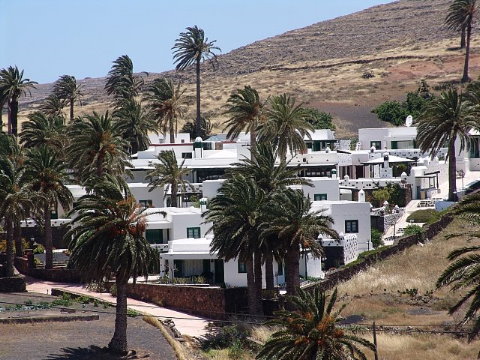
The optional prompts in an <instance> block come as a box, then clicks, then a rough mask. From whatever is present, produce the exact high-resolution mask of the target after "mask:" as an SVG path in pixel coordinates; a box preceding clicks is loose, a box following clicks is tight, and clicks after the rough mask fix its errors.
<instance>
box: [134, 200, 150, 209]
mask: <svg viewBox="0 0 480 360" xmlns="http://www.w3.org/2000/svg"><path fill="white" fill-rule="evenodd" d="M138 202H139V204H140V206H141V207H144V208H149V207H152V206H153V202H152V200H139V201H138Z"/></svg>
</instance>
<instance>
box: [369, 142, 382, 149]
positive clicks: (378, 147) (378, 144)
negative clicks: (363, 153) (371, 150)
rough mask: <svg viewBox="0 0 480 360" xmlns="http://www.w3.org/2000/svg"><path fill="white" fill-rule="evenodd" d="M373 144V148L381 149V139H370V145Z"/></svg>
mask: <svg viewBox="0 0 480 360" xmlns="http://www.w3.org/2000/svg"><path fill="white" fill-rule="evenodd" d="M372 146H375V150H381V149H382V142H381V141H370V147H372Z"/></svg>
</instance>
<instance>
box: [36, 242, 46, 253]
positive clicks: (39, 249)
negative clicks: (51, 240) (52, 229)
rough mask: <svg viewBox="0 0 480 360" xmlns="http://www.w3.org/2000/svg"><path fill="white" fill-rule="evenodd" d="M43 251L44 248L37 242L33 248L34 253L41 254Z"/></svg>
mask: <svg viewBox="0 0 480 360" xmlns="http://www.w3.org/2000/svg"><path fill="white" fill-rule="evenodd" d="M44 252H45V248H44V247H43V245H42V244H38V245H37V247H36V248H35V249H33V253H34V254H43V253H44Z"/></svg>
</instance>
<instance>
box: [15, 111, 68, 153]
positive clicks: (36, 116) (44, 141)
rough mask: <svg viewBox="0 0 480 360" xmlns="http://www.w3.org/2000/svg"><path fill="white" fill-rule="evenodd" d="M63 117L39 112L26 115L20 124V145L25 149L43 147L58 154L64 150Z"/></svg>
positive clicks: (65, 140) (65, 139)
mask: <svg viewBox="0 0 480 360" xmlns="http://www.w3.org/2000/svg"><path fill="white" fill-rule="evenodd" d="M65 131H66V129H65V126H64V125H63V117H59V116H47V115H45V114H44V113H42V112H40V111H36V112H34V113H31V114H29V115H28V120H27V121H25V122H24V123H23V124H22V131H21V133H20V143H21V144H23V145H24V146H25V147H26V148H32V147H38V146H41V145H45V146H47V147H50V148H52V149H55V150H56V151H57V152H58V153H60V152H61V151H63V150H64V148H65V145H66V142H67V138H66V135H65Z"/></svg>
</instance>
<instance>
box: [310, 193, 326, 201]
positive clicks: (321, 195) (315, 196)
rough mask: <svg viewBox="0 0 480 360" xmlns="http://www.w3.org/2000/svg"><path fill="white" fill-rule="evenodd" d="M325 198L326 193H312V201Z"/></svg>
mask: <svg viewBox="0 0 480 360" xmlns="http://www.w3.org/2000/svg"><path fill="white" fill-rule="evenodd" d="M322 200H327V194H313V201H322Z"/></svg>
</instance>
